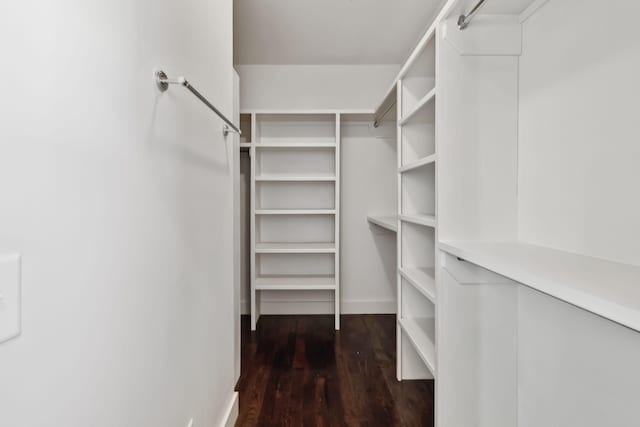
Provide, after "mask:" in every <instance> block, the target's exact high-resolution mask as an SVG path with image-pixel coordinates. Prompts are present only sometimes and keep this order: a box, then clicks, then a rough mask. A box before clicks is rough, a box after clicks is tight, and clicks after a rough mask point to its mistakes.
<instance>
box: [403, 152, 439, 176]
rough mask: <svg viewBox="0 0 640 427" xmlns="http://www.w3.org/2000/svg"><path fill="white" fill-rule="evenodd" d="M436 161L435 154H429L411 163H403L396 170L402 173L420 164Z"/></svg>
mask: <svg viewBox="0 0 640 427" xmlns="http://www.w3.org/2000/svg"><path fill="white" fill-rule="evenodd" d="M435 162H436V155H435V154H431V155H429V156H427V157H423V158H422V159H420V160H418V161H416V162H413V163H409V164H408V165H404V166H402V167H401V168H399V169H398V172H400V173H404V172H409V171H412V170H414V169H417V168H420V167H422V166H426V165H430V164H432V163H435Z"/></svg>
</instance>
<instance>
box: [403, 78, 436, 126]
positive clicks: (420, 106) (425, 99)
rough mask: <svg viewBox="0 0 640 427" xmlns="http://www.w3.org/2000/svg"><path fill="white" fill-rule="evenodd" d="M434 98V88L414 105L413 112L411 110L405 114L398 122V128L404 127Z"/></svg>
mask: <svg viewBox="0 0 640 427" xmlns="http://www.w3.org/2000/svg"><path fill="white" fill-rule="evenodd" d="M435 98H436V88H435V87H434V88H433V89H431V90H430V91H429V92H428V93H427V94H426V95H425V96H423V97H422V99H420V101H418V104H416V106H415V107H414V109H413V110H411V111H410V112H409V113H407V115H406V116H404V117H403V118H402V119H400V121H399V122H398V126H404V125H405V124H407V123H408V122H409V121H411V119H412V118H413V117H414V116H415V115H416V114H418V113H419V112H420V110H422V109H423V108H424V107H425V106H427V105H429V104H430V103H431V102H433V101H434V100H435Z"/></svg>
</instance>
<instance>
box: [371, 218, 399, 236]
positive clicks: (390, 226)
mask: <svg viewBox="0 0 640 427" xmlns="http://www.w3.org/2000/svg"><path fill="white" fill-rule="evenodd" d="M367 221H369V222H370V223H371V224H375V225H377V226H378V227H382V228H385V229H387V230H390V231H393V232H397V231H398V217H397V216H396V215H387V216H373V215H370V216H367Z"/></svg>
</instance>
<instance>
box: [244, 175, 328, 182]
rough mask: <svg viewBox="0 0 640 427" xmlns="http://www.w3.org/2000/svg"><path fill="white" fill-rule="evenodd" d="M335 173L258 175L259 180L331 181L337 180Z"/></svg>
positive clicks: (257, 179)
mask: <svg viewBox="0 0 640 427" xmlns="http://www.w3.org/2000/svg"><path fill="white" fill-rule="evenodd" d="M335 180H336V177H335V175H315V176H314V175H275V174H271V175H260V176H256V181H259V182H325V181H327V182H331V181H335Z"/></svg>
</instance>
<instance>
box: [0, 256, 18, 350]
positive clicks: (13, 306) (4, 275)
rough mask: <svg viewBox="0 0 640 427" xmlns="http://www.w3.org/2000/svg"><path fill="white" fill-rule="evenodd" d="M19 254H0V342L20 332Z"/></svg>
mask: <svg viewBox="0 0 640 427" xmlns="http://www.w3.org/2000/svg"><path fill="white" fill-rule="evenodd" d="M20 294H21V292H20V255H18V254H4V255H2V254H0V343H3V342H5V341H9V340H10V339H12V338H15V337H17V336H18V335H20V333H21V332H22V325H21V295H20Z"/></svg>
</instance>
